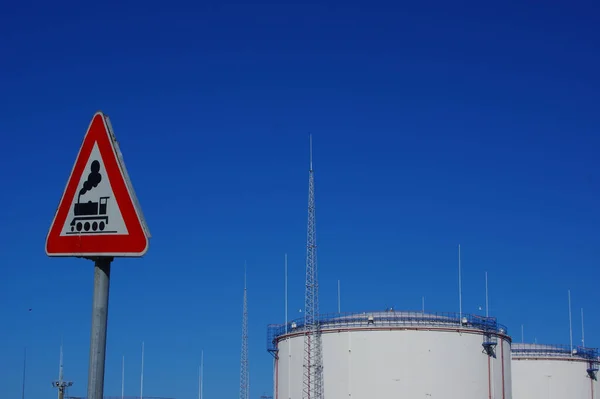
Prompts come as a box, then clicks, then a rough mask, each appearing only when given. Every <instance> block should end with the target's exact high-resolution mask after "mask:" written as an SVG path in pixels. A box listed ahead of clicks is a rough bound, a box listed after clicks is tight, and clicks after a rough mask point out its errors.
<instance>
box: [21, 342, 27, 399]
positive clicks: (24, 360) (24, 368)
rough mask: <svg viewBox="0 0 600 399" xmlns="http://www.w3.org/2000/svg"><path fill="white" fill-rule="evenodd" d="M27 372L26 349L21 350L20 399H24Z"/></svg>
mask: <svg viewBox="0 0 600 399" xmlns="http://www.w3.org/2000/svg"><path fill="white" fill-rule="evenodd" d="M26 371H27V347H24V348H23V386H22V388H21V399H25V372H26Z"/></svg>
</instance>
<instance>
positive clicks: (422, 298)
mask: <svg viewBox="0 0 600 399" xmlns="http://www.w3.org/2000/svg"><path fill="white" fill-rule="evenodd" d="M421 311H422V312H423V314H425V297H421Z"/></svg>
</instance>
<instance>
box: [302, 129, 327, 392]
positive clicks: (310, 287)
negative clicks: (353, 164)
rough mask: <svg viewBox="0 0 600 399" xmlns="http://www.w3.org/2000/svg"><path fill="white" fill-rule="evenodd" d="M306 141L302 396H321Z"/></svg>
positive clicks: (311, 188)
mask: <svg viewBox="0 0 600 399" xmlns="http://www.w3.org/2000/svg"><path fill="white" fill-rule="evenodd" d="M309 140H310V169H309V172H308V226H307V237H306V295H305V300H304V308H305V311H304V325H305V332H304V370H303V371H304V376H303V391H302V398H303V399H323V397H324V394H323V360H322V359H323V356H322V348H321V331H320V326H319V322H318V320H319V283H318V278H317V277H318V274H317V235H316V219H315V179H314V171H313V162H312V136H310V137H309Z"/></svg>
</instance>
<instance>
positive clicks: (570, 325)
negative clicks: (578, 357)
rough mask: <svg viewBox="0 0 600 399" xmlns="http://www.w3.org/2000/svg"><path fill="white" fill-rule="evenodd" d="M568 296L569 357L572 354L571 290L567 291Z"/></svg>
mask: <svg viewBox="0 0 600 399" xmlns="http://www.w3.org/2000/svg"><path fill="white" fill-rule="evenodd" d="M567 292H568V294H569V344H570V345H571V355H572V354H573V324H572V320H571V290H568V291H567Z"/></svg>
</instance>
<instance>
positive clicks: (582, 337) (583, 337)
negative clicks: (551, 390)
mask: <svg viewBox="0 0 600 399" xmlns="http://www.w3.org/2000/svg"><path fill="white" fill-rule="evenodd" d="M581 346H583V347H584V348H585V327H584V325H583V308H581Z"/></svg>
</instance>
